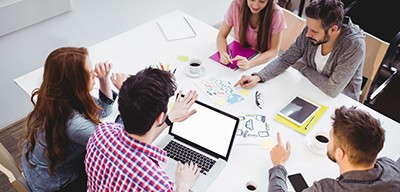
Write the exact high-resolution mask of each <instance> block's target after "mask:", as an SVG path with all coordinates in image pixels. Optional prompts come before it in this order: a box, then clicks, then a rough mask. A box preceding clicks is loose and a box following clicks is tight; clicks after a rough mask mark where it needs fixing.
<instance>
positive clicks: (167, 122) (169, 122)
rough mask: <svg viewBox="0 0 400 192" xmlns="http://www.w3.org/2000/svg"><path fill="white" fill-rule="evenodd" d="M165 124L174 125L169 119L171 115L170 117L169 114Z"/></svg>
mask: <svg viewBox="0 0 400 192" xmlns="http://www.w3.org/2000/svg"><path fill="white" fill-rule="evenodd" d="M164 122H165V124H167V125H168V126H171V125H172V121H171V120H170V119H169V117H168V115H167V118H165V121H164Z"/></svg>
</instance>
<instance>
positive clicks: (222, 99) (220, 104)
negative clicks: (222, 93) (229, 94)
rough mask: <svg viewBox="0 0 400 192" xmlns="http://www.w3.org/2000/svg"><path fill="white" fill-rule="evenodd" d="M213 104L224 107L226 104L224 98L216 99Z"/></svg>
mask: <svg viewBox="0 0 400 192" xmlns="http://www.w3.org/2000/svg"><path fill="white" fill-rule="evenodd" d="M215 102H216V103H217V104H218V105H219V106H224V105H225V104H226V101H225V100H224V98H222V97H217V98H216V100H215Z"/></svg>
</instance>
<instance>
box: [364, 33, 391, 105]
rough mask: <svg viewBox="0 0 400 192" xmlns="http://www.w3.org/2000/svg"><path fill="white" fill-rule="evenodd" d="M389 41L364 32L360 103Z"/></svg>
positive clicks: (366, 94)
mask: <svg viewBox="0 0 400 192" xmlns="http://www.w3.org/2000/svg"><path fill="white" fill-rule="evenodd" d="M388 47H389V43H387V42H385V41H383V40H381V39H379V38H377V37H375V36H373V35H371V34H369V33H367V32H365V60H364V66H363V84H362V86H361V95H360V99H359V101H360V103H364V101H365V100H366V99H367V96H368V93H369V89H370V87H371V85H372V81H373V80H374V79H375V75H376V73H377V71H378V69H379V67H380V65H381V63H382V60H383V57H384V56H385V53H386V51H387V50H388Z"/></svg>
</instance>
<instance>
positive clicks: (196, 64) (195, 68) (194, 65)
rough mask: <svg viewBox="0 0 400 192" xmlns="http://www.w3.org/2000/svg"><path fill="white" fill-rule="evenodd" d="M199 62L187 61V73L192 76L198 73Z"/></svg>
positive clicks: (196, 60)
mask: <svg viewBox="0 0 400 192" xmlns="http://www.w3.org/2000/svg"><path fill="white" fill-rule="evenodd" d="M200 68H201V61H200V60H199V59H191V60H190V61H189V71H190V73H192V74H198V73H200Z"/></svg>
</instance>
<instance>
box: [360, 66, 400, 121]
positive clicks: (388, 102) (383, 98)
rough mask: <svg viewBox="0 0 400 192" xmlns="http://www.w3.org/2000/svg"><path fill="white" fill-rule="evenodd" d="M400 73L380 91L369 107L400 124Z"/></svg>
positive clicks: (387, 81)
mask: <svg viewBox="0 0 400 192" xmlns="http://www.w3.org/2000/svg"><path fill="white" fill-rule="evenodd" d="M399 87H400V73H395V74H394V75H392V76H391V77H390V78H389V79H387V80H386V81H385V82H384V83H383V84H382V85H381V86H380V87H379V88H378V89H377V92H375V93H376V95H373V97H374V99H373V100H372V101H368V102H367V104H366V105H367V106H369V107H370V108H372V109H374V110H375V111H378V112H379V113H382V114H383V115H385V116H387V117H389V118H391V119H393V120H394V121H396V122H399V123H400V113H399V109H400V102H399V101H398V100H399V98H400V91H399Z"/></svg>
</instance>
